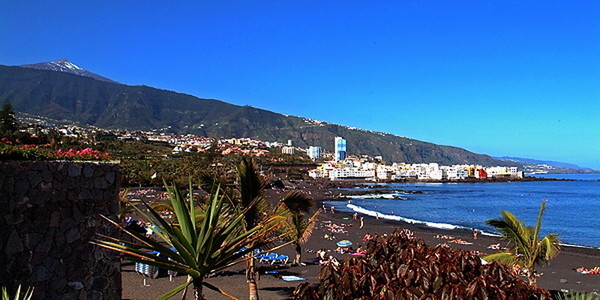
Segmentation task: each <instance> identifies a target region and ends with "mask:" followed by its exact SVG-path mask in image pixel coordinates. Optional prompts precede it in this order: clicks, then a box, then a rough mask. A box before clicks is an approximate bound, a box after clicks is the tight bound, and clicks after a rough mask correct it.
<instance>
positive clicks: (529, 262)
mask: <svg viewBox="0 0 600 300" xmlns="http://www.w3.org/2000/svg"><path fill="white" fill-rule="evenodd" d="M546 203H547V201H543V202H542V204H541V206H540V211H539V213H538V219H537V223H536V225H535V227H531V226H525V223H524V222H523V221H521V220H519V219H518V218H517V217H516V216H515V215H513V214H512V213H510V212H507V211H502V212H501V213H502V218H501V219H492V220H488V221H487V222H486V223H487V224H489V225H491V226H494V227H495V228H496V229H497V230H498V231H500V232H501V233H502V235H503V236H504V238H506V239H507V240H508V241H509V242H510V244H511V247H510V249H509V251H504V252H498V253H494V254H490V255H487V256H485V257H484V258H483V259H485V260H487V261H497V262H501V263H505V264H509V265H518V266H520V267H522V268H523V271H524V273H525V275H526V276H527V279H528V280H529V284H531V285H532V286H537V277H538V274H537V272H536V270H535V267H536V266H537V265H539V264H541V263H543V262H548V261H550V260H551V259H553V258H554V257H556V255H558V252H559V249H560V248H559V243H560V240H559V239H558V237H557V235H556V234H548V235H546V236H545V237H544V238H542V239H541V240H540V239H539V235H540V229H541V227H542V216H543V215H544V210H545V209H546Z"/></svg>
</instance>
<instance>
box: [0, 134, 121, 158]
mask: <svg viewBox="0 0 600 300" xmlns="http://www.w3.org/2000/svg"><path fill="white" fill-rule="evenodd" d="M109 159H110V154H109V153H106V152H101V151H98V150H95V149H92V148H85V149H81V150H75V149H69V150H60V149H59V150H56V151H54V150H52V149H50V148H49V147H47V146H43V145H42V146H40V145H15V144H12V143H11V142H10V141H7V140H4V139H3V140H2V141H1V142H0V160H109Z"/></svg>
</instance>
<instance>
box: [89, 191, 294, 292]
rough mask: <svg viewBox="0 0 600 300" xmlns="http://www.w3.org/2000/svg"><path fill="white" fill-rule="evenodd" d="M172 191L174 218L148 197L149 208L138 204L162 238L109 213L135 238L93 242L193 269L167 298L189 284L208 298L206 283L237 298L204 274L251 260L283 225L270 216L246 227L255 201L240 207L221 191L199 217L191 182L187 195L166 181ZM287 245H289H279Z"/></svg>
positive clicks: (182, 271) (151, 261) (172, 266)
mask: <svg viewBox="0 0 600 300" xmlns="http://www.w3.org/2000/svg"><path fill="white" fill-rule="evenodd" d="M216 190H219V189H216ZM167 192H168V194H169V200H170V201H171V205H172V207H173V212H174V216H175V218H174V220H172V221H171V222H168V221H167V220H164V219H163V218H162V217H161V216H160V215H159V214H158V213H157V212H156V211H155V210H154V209H152V208H151V207H150V206H149V205H148V204H146V203H144V204H145V205H146V207H147V209H148V212H149V213H148V214H146V213H144V212H143V211H142V210H141V209H139V208H137V207H135V208H136V210H137V211H138V213H139V214H141V215H142V216H143V217H144V218H146V219H147V220H149V222H151V223H152V224H154V225H155V227H153V230H154V232H155V233H156V234H157V236H158V237H159V238H160V239H161V240H162V241H156V240H154V239H152V238H148V237H146V236H145V235H143V234H140V233H136V232H132V231H128V230H126V229H125V228H123V226H121V225H120V224H118V223H117V222H114V221H113V220H110V219H109V218H106V217H105V219H106V220H108V221H109V222H111V223H112V224H113V225H114V226H116V227H118V228H119V229H120V230H122V231H124V232H125V233H126V234H128V235H130V236H131V237H133V238H134V240H135V241H134V242H133V243H131V242H128V241H125V240H123V239H117V238H113V237H108V236H102V235H101V236H100V238H99V239H96V240H95V241H94V242H93V243H94V244H96V245H98V246H101V247H104V248H106V249H109V250H113V251H117V252H120V253H124V254H125V255H126V257H127V258H128V259H129V260H131V261H133V262H140V263H144V264H148V265H152V266H156V267H159V268H163V269H167V270H171V271H176V272H178V273H180V274H187V275H188V280H187V282H186V283H184V284H182V285H180V286H178V287H176V288H175V289H173V290H171V291H169V292H168V293H166V294H164V295H163V296H162V297H161V298H160V299H167V298H170V297H172V296H174V295H175V294H177V293H179V292H182V291H184V290H186V291H187V287H188V286H190V285H191V286H192V287H193V291H194V298H195V299H204V298H203V292H202V291H203V288H204V287H207V288H209V289H212V290H215V291H217V292H218V293H221V294H223V295H225V296H227V297H229V298H232V299H235V297H233V296H231V295H229V294H228V293H226V292H225V291H223V290H222V289H220V288H218V287H216V286H214V285H212V284H210V283H208V282H206V281H204V278H205V277H206V276H207V275H209V274H211V273H214V272H217V271H220V270H223V269H225V268H228V267H230V266H233V265H235V264H237V263H240V262H243V261H244V260H247V259H248V256H246V254H248V253H251V252H252V251H253V250H254V249H257V248H259V247H262V246H264V245H266V244H270V243H272V242H274V241H275V240H277V239H279V238H280V236H276V235H273V232H275V231H276V230H277V227H278V226H279V225H277V224H276V223H275V222H273V221H272V220H269V219H266V220H264V221H262V222H258V223H256V224H255V225H254V226H252V227H249V228H246V229H245V230H244V228H243V226H242V225H243V221H244V217H245V215H246V213H247V212H248V211H249V210H250V209H252V208H253V207H254V205H255V204H256V203H254V202H253V203H249V205H248V206H247V207H246V208H245V209H244V210H243V211H240V212H237V213H236V212H234V211H233V210H232V209H231V207H229V206H225V205H224V198H223V197H221V196H220V195H219V193H215V194H214V195H212V196H211V197H210V198H209V200H208V201H207V203H206V204H205V205H204V206H202V207H200V209H202V210H204V212H205V213H204V218H202V220H201V221H198V220H197V218H196V214H197V210H198V204H197V203H196V202H195V201H194V198H193V193H192V192H191V184H190V193H189V197H188V198H187V199H186V198H185V197H184V196H183V195H182V192H181V191H180V189H179V188H177V187H169V186H167ZM282 246H284V245H281V246H279V247H282ZM279 247H277V248H279ZM171 248H174V250H172V249H171ZM271 250H274V249H271ZM152 251H157V252H159V253H160V256H159V255H155V254H151V253H150V252H152Z"/></svg>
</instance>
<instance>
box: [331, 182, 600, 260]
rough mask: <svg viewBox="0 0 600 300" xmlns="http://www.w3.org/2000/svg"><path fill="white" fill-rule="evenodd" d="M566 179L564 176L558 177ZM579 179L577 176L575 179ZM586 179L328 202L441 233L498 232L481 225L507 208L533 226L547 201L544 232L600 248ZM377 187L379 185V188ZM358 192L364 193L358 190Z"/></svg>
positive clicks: (595, 194) (598, 197) (462, 186)
mask: <svg viewBox="0 0 600 300" xmlns="http://www.w3.org/2000/svg"><path fill="white" fill-rule="evenodd" d="M557 177H561V178H565V176H557ZM575 177H577V176H575ZM586 179H587V180H575V181H528V182H493V183H492V182H486V183H483V182H482V183H395V184H388V185H385V188H384V189H389V190H390V191H393V190H408V191H421V192H422V193H420V194H419V193H417V194H413V193H397V194H395V193H390V194H388V195H385V196H383V197H387V198H390V196H391V195H393V196H396V197H397V198H399V199H380V198H382V197H381V196H382V195H375V196H358V197H353V199H351V200H346V201H345V202H335V201H332V202H328V204H330V205H334V206H336V208H337V209H338V210H343V211H350V212H352V211H356V212H359V213H362V214H367V215H371V216H375V215H378V216H379V218H382V219H390V220H398V221H404V222H409V223H416V224H422V225H423V226H430V227H437V228H444V229H461V228H462V229H465V230H467V229H468V230H470V229H472V228H477V229H479V230H482V231H483V232H484V233H491V234H493V233H497V232H496V231H495V230H494V228H492V227H490V226H488V225H486V224H485V221H486V220H489V219H494V218H499V217H500V216H501V214H500V211H501V210H506V211H510V212H512V213H513V214H515V215H516V216H517V217H518V218H519V219H521V220H524V221H525V224H526V225H530V226H535V222H536V220H537V216H538V212H539V208H540V204H541V203H542V201H544V200H547V201H548V204H547V206H546V211H545V213H544V217H543V221H542V234H543V235H545V234H548V233H558V235H559V238H560V239H561V241H562V243H564V244H570V245H579V246H586V247H594V248H600V181H598V180H599V179H600V175H599V174H595V176H593V175H592V176H587V177H586ZM377 189H378V190H379V189H381V185H379V186H378V187H377ZM357 190H368V188H361V189H357Z"/></svg>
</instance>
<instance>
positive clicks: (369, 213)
mask: <svg viewBox="0 0 600 300" xmlns="http://www.w3.org/2000/svg"><path fill="white" fill-rule="evenodd" d="M346 207H348V208H349V209H351V210H353V211H355V212H357V213H361V214H363V215H367V216H372V217H377V216H378V217H379V218H380V219H385V220H392V221H400V222H406V223H409V224H421V225H425V226H428V227H433V228H439V229H446V230H454V229H459V228H464V229H467V228H466V227H463V226H457V225H452V224H446V223H435V222H426V221H420V220H414V219H409V218H404V217H401V216H394V215H386V214H382V213H379V212H376V211H372V210H368V209H365V208H362V207H360V206H357V205H354V204H346Z"/></svg>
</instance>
